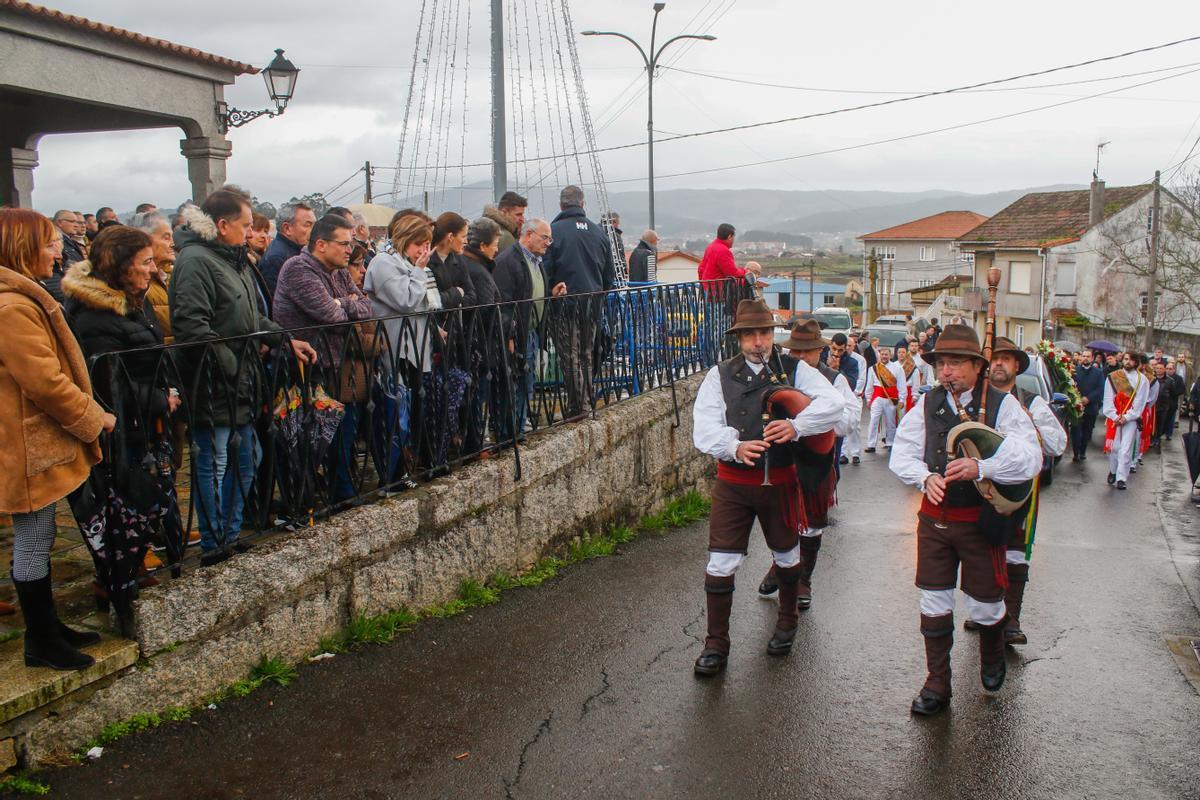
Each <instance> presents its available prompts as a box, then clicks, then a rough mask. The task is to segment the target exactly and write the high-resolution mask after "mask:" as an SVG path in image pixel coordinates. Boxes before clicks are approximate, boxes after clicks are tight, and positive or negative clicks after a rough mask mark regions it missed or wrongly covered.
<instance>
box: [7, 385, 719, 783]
mask: <svg viewBox="0 0 1200 800" xmlns="http://www.w3.org/2000/svg"><path fill="white" fill-rule="evenodd" d="M700 380H701V376H699V375H696V376H693V377H692V378H689V379H687V380H685V381H682V382H680V383H678V384H677V385H676V390H677V393H678V402H679V411H680V426H679V427H678V428H676V427H674V423H675V413H674V406H673V405H672V401H671V391H670V390H669V389H663V390H658V391H654V392H651V393H649V394H647V395H644V396H642V397H638V398H634V399H632V400H627V401H625V402H622V403H620V404H619V405H617V406H615V407H613V408H611V409H608V410H605V411H602V412H600V414H599V415H598V418H597V419H595V420H589V421H584V422H580V423H576V424H573V425H568V426H565V427H561V428H556V429H552V430H549V431H545V432H542V433H538V434H536V435H534V436H531V437H530V438H529V440H528V442H527V444H526V445H525V446H523V447H522V448H521V450H520V452H519V457H520V466H521V479H520V480H517V479H516V478H515V462H514V453H513V452H512V451H508V452H505V453H503V454H501V455H499V456H497V457H495V458H492V459H489V460H486V461H478V462H475V463H473V464H471V465H469V466H467V467H465V468H463V469H461V470H460V471H458V472H455V473H454V474H452V475H449V476H447V477H444V478H441V479H439V480H437V481H434V482H432V483H430V484H428V485H425V486H423V487H421V488H420V489H416V490H413V491H410V492H404V493H402V494H400V495H398V496H395V497H392V498H390V499H387V500H384V501H381V502H379V503H377V504H374V505H370V506H363V507H360V508H357V509H354V510H352V511H348V512H345V513H342V514H339V515H337V516H335V517H333V518H331V519H329V520H327V521H325V522H322V523H320V524H318V525H317V526H315V527H313V528H308V529H305V530H301V531H298V532H296V533H294V534H289V535H287V536H284V537H280V538H278V539H276V540H274V541H272V542H269V543H266V544H263V545H260V546H259V547H256V548H255V549H254V550H253V551H251V552H249V553H246V554H244V555H241V556H238V557H237V558H234V559H232V560H230V561H227V562H225V563H223V564H220V565H218V566H216V567H211V568H206V569H194V570H192V571H190V572H188V573H186V574H185V576H184V577H183V578H181V579H179V580H174V581H170V580H168V581H164V582H163V584H162V585H160V586H158V587H156V588H154V589H151V590H148V591H146V592H144V593H143V596H142V598H141V599H140V600H139V601H138V603H137V608H136V621H137V631H138V636H137V639H138V645H139V647H140V649H141V653H142V656H143V659H144V660H143V662H142V663H141V664H139V666H138V667H137V668H134V669H130V670H128V671H126V672H124V673H123V674H121V675H119V676H117V677H116V678H115V679H114V680H112V682H111V683H109V684H108V685H107V686H104V687H103V688H99V689H97V690H95V691H92V692H89V693H88V696H87V697H86V698H71V697H68V698H64V700H62V701H60V702H59V703H58V704H57V706H58V707H56V708H54V709H52V711H53V712H54V713H53V714H50V715H47V713H46V712H48V711H50V710H51V709H42V710H40V714H39V715H38V716H37V717H36V718H33V719H29V720H24V721H23V722H24V723H25V724H24V725H22V726H21V727H22V728H24V735H23V736H22V737H21V738H20V739H19V742H20V749H21V751H22V756H23V759H22V760H23V761H24V762H25V764H26V765H34V764H38V763H48V762H53V761H58V760H61V759H63V758H65V757H67V756H68V755H69V754H70V753H71V752H73V751H74V750H75V749H76V748H78V747H79V746H80V745H81V744H83V743H84V742H86V741H87V740H88V739H89V738H91V737H93V736H95V735H96V733H97V732H99V731H100V730H101V729H102V728H103V727H104V726H105V725H107V724H109V723H112V722H117V721H121V720H124V719H128V718H129V717H131V716H133V715H134V714H138V713H146V712H154V711H161V710H163V709H165V708H169V707H172V706H194V705H197V704H198V703H199V702H200V701H201V700H202V699H203V698H205V697H207V696H210V695H212V694H213V693H215V692H217V691H219V690H220V689H222V688H223V687H226V686H228V685H229V684H231V683H233V682H234V681H237V680H239V679H242V678H245V677H246V676H247V675H248V674H249V672H250V670H251V668H252V666H253V665H254V664H255V663H257V662H258V660H259V659H260V658H261V657H262V656H263V655H270V656H281V657H283V658H285V659H287V660H290V661H299V660H300V659H302V658H303V657H305V656H307V655H309V654H311V653H312V652H313V651H314V649H315V647H316V645H317V642H318V640H319V639H320V638H321V637H322V636H325V635H329V634H333V633H335V632H337V631H339V630H340V629H342V628H344V627H345V626H346V625H347V623H348V622H349V621H350V619H351V618H352V617H353V616H355V615H358V614H367V615H374V614H379V613H381V612H384V611H388V610H394V609H398V608H401V607H408V608H413V609H416V608H421V607H425V606H428V605H430V604H433V603H440V602H445V601H447V600H450V599H452V598H453V597H454V596H455V595H456V594H457V592H458V590H459V586H460V584H461V583H462V582H463V581H464V580H468V579H474V580H480V581H482V580H485V579H486V578H487V577H488V576H490V575H492V574H495V573H497V572H507V573H515V572H519V571H521V570H523V569H525V568H527V567H529V566H530V565H532V564H533V563H534V562H536V561H537V560H538V559H540V558H541V557H543V556H544V555H546V554H548V553H551V552H553V551H555V550H556V549H558V548H561V547H562V546H564V545H565V544H566V543H567V542H569V541H570V540H572V539H574V538H576V537H578V536H579V535H581V534H584V533H587V532H594V531H599V530H601V529H603V528H604V527H606V526H607V525H609V524H610V523H613V522H619V521H627V520H632V519H635V518H638V517H640V516H643V515H645V514H647V513H651V512H654V511H656V510H658V509H659V508H660V507H661V506H662V505H664V504H665V502H666V500H667V499H668V498H669V497H671V496H672V495H674V494H676V493H679V492H682V491H686V490H688V489H692V488H696V487H697V486H700V485H701V484H703V483H704V482H705V480H706V477H707V475H708V474H709V471H710V470H711V469H712V460H711V459H709V458H707V457H705V456H702V455H700V454H699V453H698V452H697V451H696V450H695V448H693V446H692V441H691V439H692V425H691V406H692V401H693V399H694V398H695V394H696V390H697V389H698V388H699V385H700ZM33 716H35V715H31V717H33Z"/></svg>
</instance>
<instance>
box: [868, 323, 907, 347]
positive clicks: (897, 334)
mask: <svg viewBox="0 0 1200 800" xmlns="http://www.w3.org/2000/svg"><path fill="white" fill-rule="evenodd" d="M865 333H866V336H867V338H868V339H879V346H880V347H891V348H895V347H896V345H898V344H900V343H901V342H903V341H905V339H907V338H908V331H906V330H905V329H904V328H902V327H901V328H897V327H896V326H894V325H876V324H872V325H870V326H869V327H868V328H867V329H866V332H865Z"/></svg>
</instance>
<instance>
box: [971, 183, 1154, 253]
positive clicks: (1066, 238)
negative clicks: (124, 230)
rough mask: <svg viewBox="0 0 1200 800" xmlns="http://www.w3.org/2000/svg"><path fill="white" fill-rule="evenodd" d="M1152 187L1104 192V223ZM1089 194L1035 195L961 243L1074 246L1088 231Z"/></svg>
mask: <svg viewBox="0 0 1200 800" xmlns="http://www.w3.org/2000/svg"><path fill="white" fill-rule="evenodd" d="M1151 188H1152V187H1151V186H1150V185H1149V184H1144V185H1141V186H1114V187H1112V188H1108V189H1105V191H1104V219H1108V218H1109V217H1111V216H1112V215H1114V214H1116V213H1118V212H1120V211H1122V210H1123V209H1125V208H1127V207H1128V206H1129V205H1130V204H1132V203H1134V202H1136V201H1137V200H1138V199H1139V198H1141V197H1143V196H1144V195H1145V194H1146V192H1148V191H1150V189H1151ZM1090 206H1091V192H1090V191H1089V190H1087V189H1080V190H1076V191H1070V192H1034V193H1032V194H1027V195H1025V196H1024V197H1022V198H1021V199H1019V200H1017V201H1016V202H1015V203H1012V204H1011V205H1009V206H1007V207H1006V208H1004V209H1002V210H1000V211H999V212H997V213H996V215H995V216H994V217H992V218H991V219H989V220H988V221H987V222H985V223H983V224H982V225H980V226H979V227H978V228H975V229H974V230H971V231H968V232H967V233H965V234H963V235H962V236H961V237H959V241H960V242H986V243H988V244H991V245H995V246H998V247H1052V246H1054V245H1056V244H1065V243H1066V242H1073V241H1075V240H1076V239H1078V238H1079V237H1080V236H1082V235H1083V234H1084V233H1085V232H1086V231H1087V229H1088V228H1089V227H1090V226H1089V225H1088V219H1089V208H1090Z"/></svg>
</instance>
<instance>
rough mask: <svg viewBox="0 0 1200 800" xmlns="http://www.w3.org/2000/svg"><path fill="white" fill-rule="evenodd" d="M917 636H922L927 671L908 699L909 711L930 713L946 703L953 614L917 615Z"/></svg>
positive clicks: (926, 714)
mask: <svg viewBox="0 0 1200 800" xmlns="http://www.w3.org/2000/svg"><path fill="white" fill-rule="evenodd" d="M921 635H922V636H924V637H925V664H926V667H927V668H928V670H929V674H928V676H926V678H925V685H924V686H922V687H921V691H920V693H919V694H918V695H917V696H916V697H915V698H914V699H913V701H912V713H914V714H920V715H921V716H926V717H928V716H933V715H934V714H937V713H940V712H941V711H943V710H945V709H946V707H947V706H949V705H950V694H951V693H950V649H951V648H952V647H954V615H953V614H943V615H942V616H940V617H927V616H925V615H924V614H922V615H921Z"/></svg>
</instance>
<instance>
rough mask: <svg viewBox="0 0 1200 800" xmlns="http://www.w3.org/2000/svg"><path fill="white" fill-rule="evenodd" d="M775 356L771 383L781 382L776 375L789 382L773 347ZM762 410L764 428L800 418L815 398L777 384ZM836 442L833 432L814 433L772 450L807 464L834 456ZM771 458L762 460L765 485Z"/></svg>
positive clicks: (767, 484)
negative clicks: (775, 368) (779, 451)
mask: <svg viewBox="0 0 1200 800" xmlns="http://www.w3.org/2000/svg"><path fill="white" fill-rule="evenodd" d="M772 351H773V352H772V355H773V357H774V358H775V361H776V366H778V367H779V371H778V373H773V374H772V376H771V379H772V382H776V381H777V380H778V379H777V378H776V377H775V375H776V374H778V375H780V376H783V377H784V379H785V380H786V376H787V372H786V371H785V370H784V369H783V360H782V358H781V357H780V355H779V350H778V348H774V347H773V348H772ZM762 402H763V410H762V421H763V427H764V428H765V427H766V426H767V424H768V423H770V422H773V421H774V420H791V419H795V418H796V417H797V416H799V415H800V413H801V412H802V411H804V409H806V408H808V406H809V404H811V403H812V398H811V397H809V396H808V395H806V394H805V393H804V392H802V391H800V390H799V389H795V388H793V387H791V386H785V385H782V384H781V385H778V386H773V387H771V388H770V389H767V391H766V392H764V393H763V401H762ZM835 442H836V437H835V436H834V434H833V431H832V430H829V431H826V432H825V433H818V434H813V435H811V436H802V437H800V438H799V439H796V440H795V441H792V442H784V443H781V444H773V445H771V447H773V448H774V447H782V448H785V451H786V452H788V454H789V455H791V456H792V460H793V461H795V462H798V463H804V462H805V460H806V459H810V458H811V457H812V456H819V457H823V458H828V457H829V456H830V455H831V454H832V453H833V446H834V444H835ZM767 462H768V459H766V458H764V459H763V482H762V485H763V486H770V485H771V478H770V473H769V467H768V466H767Z"/></svg>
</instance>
